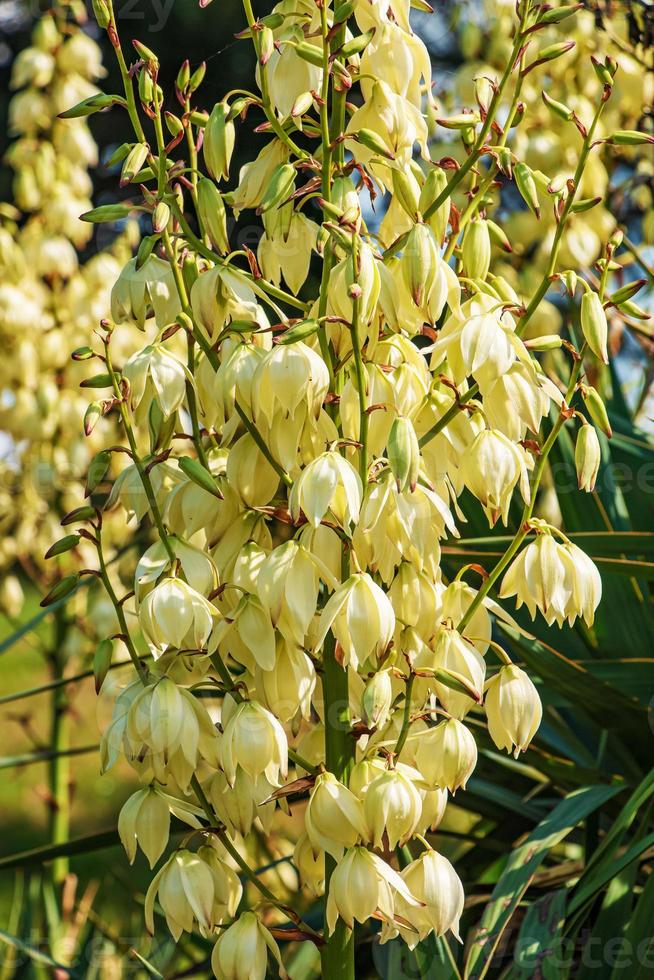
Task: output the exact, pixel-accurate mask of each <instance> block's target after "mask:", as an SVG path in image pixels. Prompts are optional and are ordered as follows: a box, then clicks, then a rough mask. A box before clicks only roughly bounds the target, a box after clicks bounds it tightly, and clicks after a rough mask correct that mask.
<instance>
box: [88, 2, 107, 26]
mask: <svg viewBox="0 0 654 980" xmlns="http://www.w3.org/2000/svg"><path fill="white" fill-rule="evenodd" d="M92 4H93V16H94V17H95V19H96V22H97V25H98V27H99V28H100V29H101V30H105V29H106V28H107V27H108V26H109V22H110V20H111V13H110V11H109V7H108V6H107V3H106V0H92Z"/></svg>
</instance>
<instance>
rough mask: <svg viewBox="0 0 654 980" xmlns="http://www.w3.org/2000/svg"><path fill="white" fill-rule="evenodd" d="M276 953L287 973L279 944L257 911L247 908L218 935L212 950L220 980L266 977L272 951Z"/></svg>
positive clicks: (277, 959) (275, 955)
mask: <svg viewBox="0 0 654 980" xmlns="http://www.w3.org/2000/svg"><path fill="white" fill-rule="evenodd" d="M269 952H270V953H272V955H273V957H274V959H275V960H276V961H277V963H278V965H279V970H280V974H281V975H283V970H282V957H281V954H280V952H279V946H278V945H277V943H276V942H275V940H274V939H273V937H272V935H271V933H270V932H269V931H268V929H266V927H265V926H264V925H263V923H262V922H260V921H259V919H258V917H257V915H256V914H255V913H254V912H243V913H242V914H241V915H240V916H239V917H238V919H237V920H236V922H235V923H234V924H233V925H231V926H230V927H229V928H228V929H225V931H224V932H222V933H221V934H220V936H219V937H218V942H217V943H216V945H215V946H214V948H213V952H212V954H211V968H212V970H213V972H214V976H215V977H216V978H217V980H264V978H265V976H266V974H267V971H268V965H267V961H268V953H269Z"/></svg>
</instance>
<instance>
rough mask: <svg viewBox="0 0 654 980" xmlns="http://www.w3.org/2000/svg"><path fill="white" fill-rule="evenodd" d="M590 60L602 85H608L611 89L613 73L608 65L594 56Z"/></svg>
mask: <svg viewBox="0 0 654 980" xmlns="http://www.w3.org/2000/svg"><path fill="white" fill-rule="evenodd" d="M590 60H591V62H592V65H593V71H594V72H595V74H596V76H597V78H598V80H599V81H600V82H601V83H602V85H608V86H609V88H610V87H611V86H612V85H613V74H612V73H611V71H610V69H609V67H608V65H607V64H606V63H604V62H602V61H600V60H599V58H596V57H595V56H594V55H591V58H590Z"/></svg>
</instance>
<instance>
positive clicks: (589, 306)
mask: <svg viewBox="0 0 654 980" xmlns="http://www.w3.org/2000/svg"><path fill="white" fill-rule="evenodd" d="M581 329H582V332H583V335H584V338H585V339H586V343H587V344H588V346H589V347H590V349H591V350H592V352H593V354H595V355H596V356H597V357H599V359H600V360H601V361H603V362H604V363H605V364H608V363H609V355H608V351H607V347H606V344H607V339H608V323H607V320H606V313H605V311H604V307H603V306H602V301H601V299H600V298H599V296H598V294H597V293H595V292H593V291H592V290H590V289H589V290H587V291H586V292H585V293H584V295H583V296H582V297H581Z"/></svg>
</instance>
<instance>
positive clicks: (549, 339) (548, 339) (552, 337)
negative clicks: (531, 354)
mask: <svg viewBox="0 0 654 980" xmlns="http://www.w3.org/2000/svg"><path fill="white" fill-rule="evenodd" d="M524 344H525V347H526V348H527V349H528V350H557V349H558V348H559V347H560V346H561V344H562V340H561V337H559V335H558V334H556V333H552V334H545V335H544V336H542V337H534V338H533V340H525V342H524Z"/></svg>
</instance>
